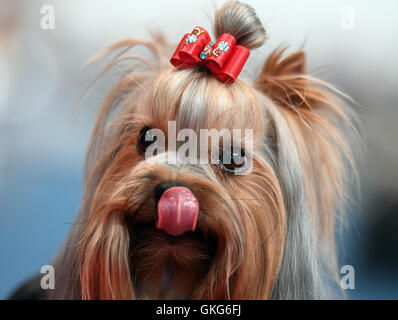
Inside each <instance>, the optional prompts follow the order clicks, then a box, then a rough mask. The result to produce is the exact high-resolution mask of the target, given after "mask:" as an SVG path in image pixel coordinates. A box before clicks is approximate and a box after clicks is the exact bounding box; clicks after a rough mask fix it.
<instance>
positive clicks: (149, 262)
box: [129, 221, 218, 299]
mask: <svg viewBox="0 0 398 320" xmlns="http://www.w3.org/2000/svg"><path fill="white" fill-rule="evenodd" d="M156 224H157V222H156V221H151V222H137V223H133V224H132V225H131V226H130V230H131V231H130V250H129V251H130V269H131V276H132V281H133V285H134V287H135V291H136V292H137V296H138V297H139V298H144V299H145V298H151V299H187V298H190V297H191V296H192V295H193V294H194V292H195V290H196V288H197V287H198V286H199V285H200V283H201V281H202V280H203V278H204V277H205V276H206V275H207V274H208V272H209V270H210V266H211V263H212V261H213V259H214V257H215V255H216V251H217V247H218V241H217V237H216V236H215V235H214V234H212V233H211V232H208V231H207V230H204V229H201V228H200V226H197V227H196V228H195V230H194V231H187V232H185V233H184V234H182V235H179V236H173V235H170V234H168V233H166V232H165V231H163V230H160V229H158V228H157V227H156Z"/></svg>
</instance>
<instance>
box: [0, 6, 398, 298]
mask: <svg viewBox="0 0 398 320" xmlns="http://www.w3.org/2000/svg"><path fill="white" fill-rule="evenodd" d="M246 2H247V3H249V4H251V5H252V6H253V7H254V8H255V9H256V11H257V13H258V15H259V16H260V18H261V19H262V21H263V23H264V25H265V27H266V29H267V31H268V35H269V40H268V41H267V43H266V45H265V46H264V47H263V48H261V49H259V50H258V51H257V53H256V54H253V55H252V56H251V58H250V60H249V63H248V65H247V67H246V68H245V69H246V70H245V72H246V73H248V74H249V75H255V74H256V70H258V69H259V68H260V67H261V64H262V63H263V62H264V60H265V57H266V55H268V54H269V53H270V52H271V50H273V49H274V48H275V47H277V46H278V45H280V44H285V45H290V48H291V50H295V49H298V48H300V47H304V48H305V50H306V51H307V55H308V56H307V57H308V69H309V71H310V72H312V73H315V74H318V73H319V72H320V71H322V74H321V77H322V78H323V79H326V80H328V81H330V82H332V83H333V84H335V85H336V86H337V87H338V88H340V89H342V90H343V91H344V92H345V93H347V94H349V95H350V96H351V97H352V98H353V99H354V100H355V101H356V103H357V104H358V105H359V113H360V117H361V121H362V123H363V137H362V138H363V139H364V141H365V147H366V150H365V157H364V160H363V162H362V164H361V165H360V176H361V201H360V202H359V203H358V204H357V205H354V206H353V207H352V208H351V210H350V211H351V212H350V214H349V218H348V225H347V227H346V228H345V230H344V232H343V234H344V235H343V238H342V239H343V241H340V245H339V252H340V265H341V266H343V265H352V266H353V267H354V269H355V289H353V290H347V296H348V298H352V299H372V298H374V299H383V298H384V299H398V125H397V121H398V105H397V104H398V102H397V101H398V62H397V57H398V41H397V39H398V16H397V15H398V2H397V1H394V0H390V1H389V0H383V1H378V2H377V1H363V0H362V1H348V0H337V1H336V0H333V1H332V0H328V1H326V0H324V1H316V0H302V1H287V0H268V1H262V0H256V1H254V0H253V1H250V0H247V1H246ZM222 3H223V1H214V2H213V1H210V0H201V1H198V0H180V1H177V0H172V1H171V0H169V1H160V0H145V1H139V0H133V1H132V0H115V1H105V0H84V1H79V0H68V1H61V0H59V1H51V0H47V1H41V0H37V1H28V0H26V1H19V0H8V1H7V0H0V299H5V298H6V297H7V295H8V294H9V293H10V292H11V291H12V290H13V289H14V288H15V287H16V286H18V285H19V284H20V283H21V282H22V281H24V280H25V279H26V278H27V277H29V276H31V275H33V274H35V273H38V272H39V271H40V268H41V266H43V265H45V264H47V263H49V262H50V261H51V259H52V258H53V257H54V255H55V254H56V253H57V250H58V249H59V247H60V245H61V244H62V242H63V240H64V238H65V236H66V235H67V232H68V230H69V228H70V225H71V223H73V221H74V219H75V217H76V215H77V211H78V208H79V201H80V198H81V196H82V192H83V188H82V175H83V172H82V169H83V160H84V155H85V149H86V146H87V143H88V139H89V135H90V131H91V130H92V127H93V123H94V119H95V116H96V113H97V111H98V109H99V107H100V105H101V104H102V101H103V99H104V97H105V95H106V93H107V91H108V90H109V89H110V87H111V86H112V84H114V82H115V81H116V78H117V76H118V74H117V72H116V73H115V72H114V73H113V74H112V73H111V74H110V75H109V76H107V77H105V78H104V79H102V80H101V81H99V82H98V83H97V85H96V86H95V87H94V89H93V90H92V91H91V92H90V93H89V95H88V96H87V97H86V98H85V99H84V100H83V102H82V105H81V107H80V108H79V109H78V111H77V112H76V110H75V109H76V105H77V103H78V101H79V99H80V97H81V95H82V94H83V93H84V91H85V89H86V88H87V87H88V86H89V83H90V81H91V80H92V79H93V78H94V77H95V75H96V74H97V73H98V72H99V70H100V69H99V68H100V67H101V65H100V66H94V67H93V66H90V67H89V68H88V69H86V70H84V71H82V70H81V67H82V66H83V64H84V62H85V61H86V60H87V59H88V58H90V57H91V56H92V55H94V54H95V53H97V52H99V51H100V50H101V49H102V48H104V47H105V46H106V45H108V44H110V43H112V42H115V41H117V40H121V39H124V38H131V37H141V38H142V37H147V36H148V32H147V31H148V29H149V30H162V31H163V32H165V33H166V34H167V35H168V37H169V39H171V40H172V41H174V42H177V41H179V40H180V39H181V37H182V36H183V35H184V34H185V33H186V32H188V31H190V30H191V29H192V27H193V26H195V25H198V24H199V25H202V26H203V27H205V28H207V29H211V20H210V19H209V16H210V17H211V16H212V13H213V12H214V10H213V8H214V4H216V5H217V6H220V5H221V4H222ZM48 15H50V16H48ZM52 17H53V19H52Z"/></svg>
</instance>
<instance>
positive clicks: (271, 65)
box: [255, 48, 319, 107]
mask: <svg viewBox="0 0 398 320" xmlns="http://www.w3.org/2000/svg"><path fill="white" fill-rule="evenodd" d="M285 51H286V48H283V49H277V50H275V51H274V52H272V53H271V55H270V56H269V58H268V59H267V61H266V62H265V64H264V67H263V69H262V71H261V73H260V75H259V77H258V78H257V80H256V82H255V84H256V87H257V88H259V89H260V90H261V91H262V92H264V93H265V94H266V95H267V96H268V97H269V98H271V99H272V100H274V101H275V102H276V103H277V104H279V105H280V106H285V107H305V106H307V107H309V106H310V105H311V104H313V103H314V102H315V101H316V100H317V99H319V92H316V91H314V90H313V89H312V88H311V87H310V86H309V81H308V79H307V78H306V57H305V53H304V51H301V50H300V51H297V52H294V53H292V54H290V55H288V56H287V57H285V58H283V59H282V56H283V54H284V52H285ZM311 89H312V90H311ZM314 100H315V101H314Z"/></svg>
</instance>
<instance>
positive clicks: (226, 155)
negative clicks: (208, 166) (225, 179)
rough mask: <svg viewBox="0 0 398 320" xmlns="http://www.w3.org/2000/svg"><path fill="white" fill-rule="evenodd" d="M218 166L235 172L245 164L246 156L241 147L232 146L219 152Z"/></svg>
mask: <svg viewBox="0 0 398 320" xmlns="http://www.w3.org/2000/svg"><path fill="white" fill-rule="evenodd" d="M218 163H219V165H220V167H221V168H222V169H223V170H225V171H227V172H237V171H239V170H242V169H243V168H244V167H246V165H247V157H246V154H245V151H244V150H242V149H236V148H232V149H231V150H229V151H225V150H224V151H223V152H221V153H220V159H219V160H218Z"/></svg>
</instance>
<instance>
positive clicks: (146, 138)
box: [137, 127, 157, 153]
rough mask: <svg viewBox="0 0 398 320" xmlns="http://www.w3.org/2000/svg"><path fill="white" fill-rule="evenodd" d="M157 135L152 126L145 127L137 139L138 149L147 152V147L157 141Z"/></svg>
mask: <svg viewBox="0 0 398 320" xmlns="http://www.w3.org/2000/svg"><path fill="white" fill-rule="evenodd" d="M156 139H157V137H156V135H154V134H153V133H152V132H151V128H150V127H145V128H143V129H142V130H141V131H140V134H139V135H138V139H137V150H138V151H139V152H140V153H145V151H146V149H147V148H148V147H149V146H150V145H151V144H152V143H154V142H155V141H156Z"/></svg>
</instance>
